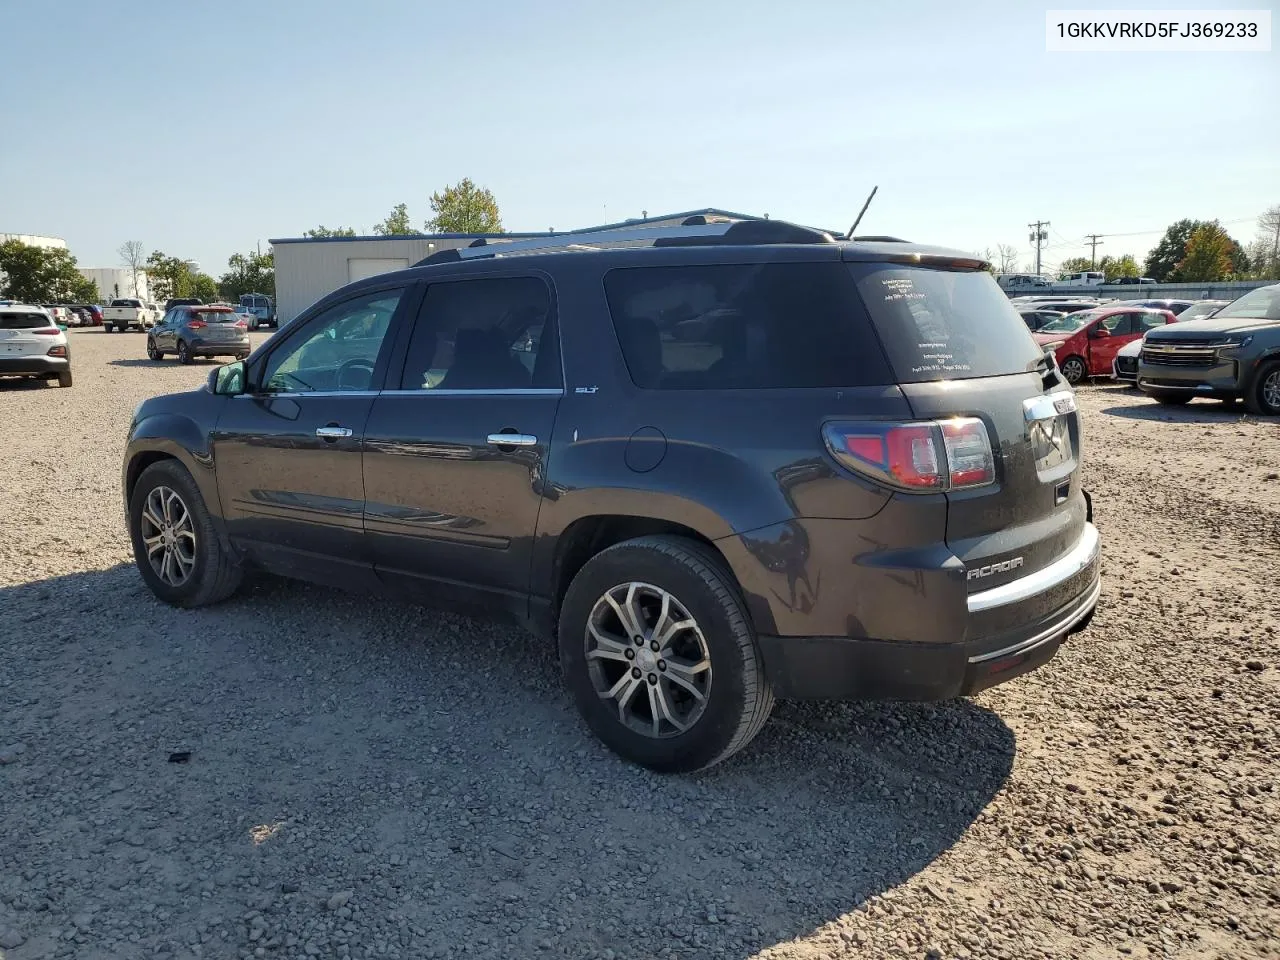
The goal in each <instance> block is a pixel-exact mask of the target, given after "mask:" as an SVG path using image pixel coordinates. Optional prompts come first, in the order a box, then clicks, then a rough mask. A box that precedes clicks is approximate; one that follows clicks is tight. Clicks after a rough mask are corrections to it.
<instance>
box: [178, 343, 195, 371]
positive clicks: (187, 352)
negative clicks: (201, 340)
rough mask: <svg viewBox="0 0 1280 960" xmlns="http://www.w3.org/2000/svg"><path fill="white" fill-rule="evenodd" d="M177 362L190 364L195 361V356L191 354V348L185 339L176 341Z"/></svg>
mask: <svg viewBox="0 0 1280 960" xmlns="http://www.w3.org/2000/svg"><path fill="white" fill-rule="evenodd" d="M178 362H179V363H182V364H186V365H187V366H190V365H191V364H193V363H195V357H193V356H191V348H190V347H188V346H187V341H185V340H179V341H178Z"/></svg>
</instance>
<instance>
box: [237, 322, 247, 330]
mask: <svg viewBox="0 0 1280 960" xmlns="http://www.w3.org/2000/svg"><path fill="white" fill-rule="evenodd" d="M236 326H237V327H239V328H240V329H242V330H248V329H249V324H248V323H246V322H245V321H244V320H237V321H236Z"/></svg>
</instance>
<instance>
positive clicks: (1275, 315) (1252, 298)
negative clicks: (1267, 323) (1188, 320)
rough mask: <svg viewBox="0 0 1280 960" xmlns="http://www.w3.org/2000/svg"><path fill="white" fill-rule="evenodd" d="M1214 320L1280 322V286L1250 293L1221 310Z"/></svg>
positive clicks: (1259, 289) (1263, 288) (1261, 288)
mask: <svg viewBox="0 0 1280 960" xmlns="http://www.w3.org/2000/svg"><path fill="white" fill-rule="evenodd" d="M1214 319H1215V320H1233V319H1239V320H1280V284H1277V285H1276V286H1274V287H1259V288H1258V289H1257V290H1251V291H1249V292H1248V293H1246V294H1245V295H1244V296H1243V297H1241V298H1240V299H1239V300H1234V301H1232V302H1231V303H1229V304H1227V305H1226V306H1225V307H1223V308H1222V309H1221V310H1219V311H1218V312H1217V313H1216V314H1214Z"/></svg>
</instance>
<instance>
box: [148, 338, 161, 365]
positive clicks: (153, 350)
mask: <svg viewBox="0 0 1280 960" xmlns="http://www.w3.org/2000/svg"><path fill="white" fill-rule="evenodd" d="M147 356H148V357H150V358H151V359H152V360H159V359H160V358H161V357H163V356H164V354H162V353H161V352H160V348H159V347H157V346H156V341H155V337H147Z"/></svg>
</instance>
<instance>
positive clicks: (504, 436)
mask: <svg viewBox="0 0 1280 960" xmlns="http://www.w3.org/2000/svg"><path fill="white" fill-rule="evenodd" d="M537 442H538V438H537V437H534V436H530V435H529V434H527V433H491V434H489V443H490V444H491V445H492V446H495V447H532V446H534V445H535V444H536V443H537Z"/></svg>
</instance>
